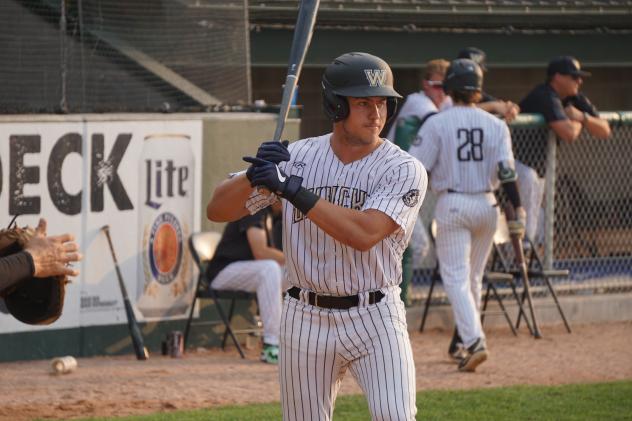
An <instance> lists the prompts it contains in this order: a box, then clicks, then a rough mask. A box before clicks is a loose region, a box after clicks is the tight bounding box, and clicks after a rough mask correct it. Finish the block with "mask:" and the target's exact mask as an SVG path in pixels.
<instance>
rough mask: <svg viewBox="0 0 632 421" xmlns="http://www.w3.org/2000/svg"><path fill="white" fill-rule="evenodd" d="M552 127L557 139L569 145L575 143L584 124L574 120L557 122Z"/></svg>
mask: <svg viewBox="0 0 632 421" xmlns="http://www.w3.org/2000/svg"><path fill="white" fill-rule="evenodd" d="M550 126H551V128H552V129H553V131H554V132H555V134H556V135H557V137H559V138H560V139H562V140H563V141H564V142H567V143H573V142H574V141H575V140H576V139H577V138H578V137H579V134H580V133H581V131H582V124H581V123H579V122H577V121H573V120H561V121H555V122H553V123H551V124H550Z"/></svg>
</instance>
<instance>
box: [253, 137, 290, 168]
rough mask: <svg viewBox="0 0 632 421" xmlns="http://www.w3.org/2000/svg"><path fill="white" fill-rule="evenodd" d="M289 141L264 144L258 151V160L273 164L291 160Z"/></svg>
mask: <svg viewBox="0 0 632 421" xmlns="http://www.w3.org/2000/svg"><path fill="white" fill-rule="evenodd" d="M289 143H290V141H289V140H284V141H282V142H274V141H272V142H263V143H262V144H261V146H259V149H258V150H257V158H259V159H263V160H264V161H270V162H272V163H273V164H278V163H280V162H283V161H289V160H290V152H289V151H288V150H287V145H288V144H289Z"/></svg>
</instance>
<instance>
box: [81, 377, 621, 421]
mask: <svg viewBox="0 0 632 421" xmlns="http://www.w3.org/2000/svg"><path fill="white" fill-rule="evenodd" d="M417 408H418V409H419V412H418V414H417V419H424V420H485V421H487V420H512V421H513V420H538V421H540V420H609V421H610V420H632V381H622V382H614V383H597V384H578V385H565V386H515V387H505V388H493V389H476V390H459V391H455V390H448V391H443V390H433V391H425V392H419V393H417ZM114 419H116V420H117V421H176V420H177V421H202V420H220V421H221V420H231V421H238V420H244V421H246V420H248V421H250V420H279V419H281V408H280V405H279V404H278V403H271V404H259V405H247V406H226V407H217V408H212V409H200V410H195V411H178V412H168V413H160V414H153V415H143V416H133V417H124V418H86V419H84V420H83V421H88V420H89V421H105V420H114ZM334 419H335V420H344V421H356V420H358V421H359V420H369V419H370V415H369V410H368V406H367V403H366V400H365V398H364V396H341V397H339V398H338V399H337V400H336V409H335V412H334Z"/></svg>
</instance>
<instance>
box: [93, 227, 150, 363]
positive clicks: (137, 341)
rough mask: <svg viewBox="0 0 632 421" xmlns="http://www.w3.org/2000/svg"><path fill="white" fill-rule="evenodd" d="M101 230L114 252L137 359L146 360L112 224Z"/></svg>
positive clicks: (146, 354)
mask: <svg viewBox="0 0 632 421" xmlns="http://www.w3.org/2000/svg"><path fill="white" fill-rule="evenodd" d="M101 231H103V232H104V233H105V236H106V238H107V239H108V245H109V246H110V253H111V254H112V260H113V261H114V268H115V269H116V277H117V278H118V283H119V288H120V289H121V295H122V296H123V304H124V305H125V315H126V316H127V327H128V329H129V334H130V336H131V338H132V345H133V346H134V353H135V354H136V359H137V360H146V359H147V358H148V357H149V353H148V352H147V348H145V345H144V342H143V335H142V333H141V331H140V328H139V327H138V322H137V321H136V316H134V309H133V308H132V303H131V302H130V300H129V296H128V295H127V288H125V282H123V275H121V269H120V268H119V264H118V260H117V259H116V253H114V246H112V238H111V237H110V226H109V225H104V226H103V227H101Z"/></svg>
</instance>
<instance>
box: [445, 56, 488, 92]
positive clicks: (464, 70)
mask: <svg viewBox="0 0 632 421" xmlns="http://www.w3.org/2000/svg"><path fill="white" fill-rule="evenodd" d="M443 89H444V90H445V91H446V92H450V91H452V92H454V91H462V92H472V91H481V90H483V71H482V70H481V67H480V66H479V65H478V64H476V63H475V62H474V61H473V60H470V59H467V58H458V59H456V60H453V61H452V63H450V67H448V70H447V71H446V73H445V78H444V79H443Z"/></svg>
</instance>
